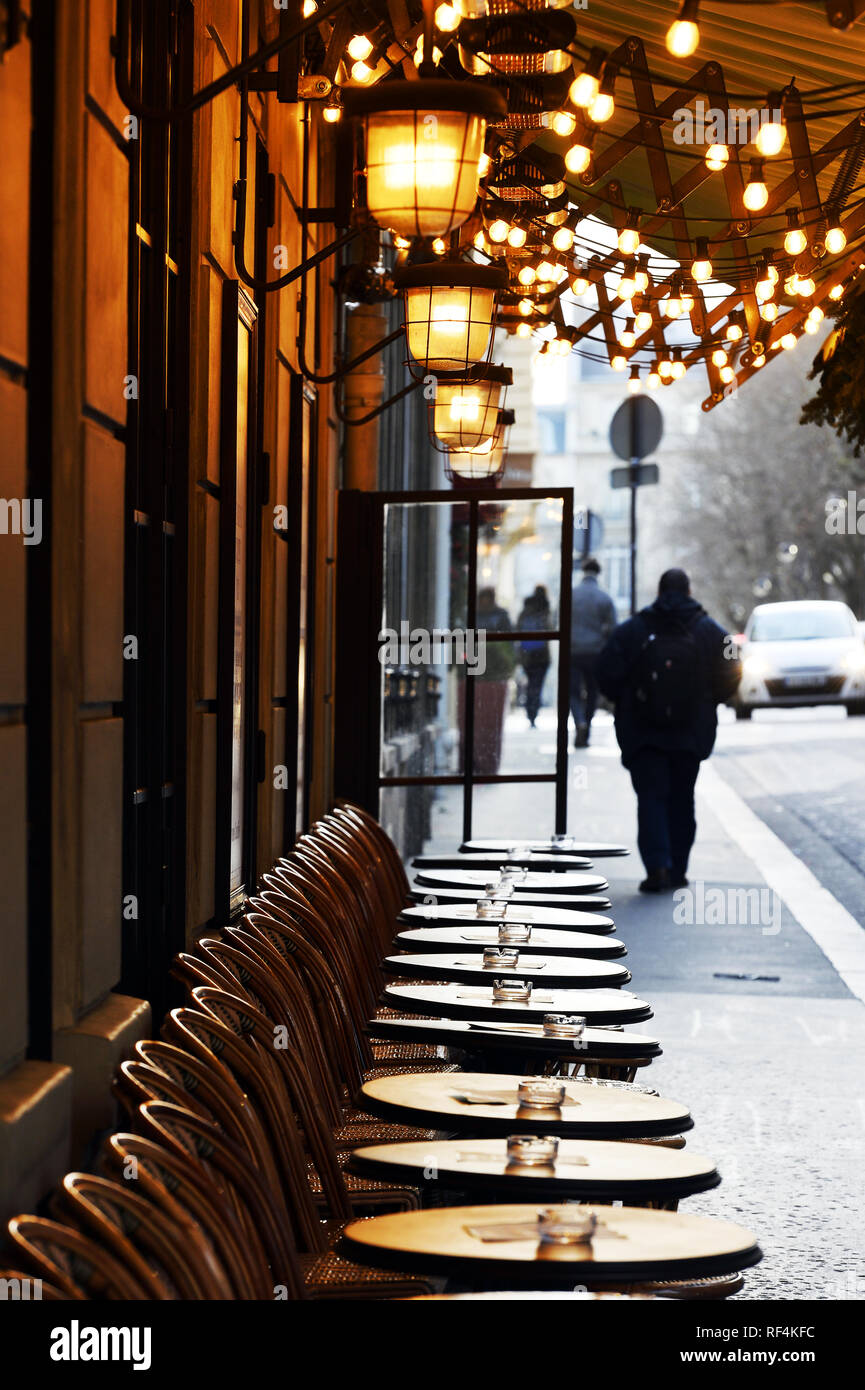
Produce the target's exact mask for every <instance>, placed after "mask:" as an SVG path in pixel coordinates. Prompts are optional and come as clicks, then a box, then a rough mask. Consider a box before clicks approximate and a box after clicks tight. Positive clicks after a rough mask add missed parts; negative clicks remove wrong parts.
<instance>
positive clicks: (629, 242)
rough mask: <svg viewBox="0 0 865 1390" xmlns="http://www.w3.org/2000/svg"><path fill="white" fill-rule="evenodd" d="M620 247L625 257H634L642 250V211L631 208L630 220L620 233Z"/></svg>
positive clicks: (629, 212)
mask: <svg viewBox="0 0 865 1390" xmlns="http://www.w3.org/2000/svg"><path fill="white" fill-rule="evenodd" d="M618 247H619V250H620V251H621V253H622V255H623V256H634V255H636V253H637V251H638V250H639V248H640V210H639V208H629V210H628V218H627V221H626V222H625V225H624V227H623V228H622V230H621V231H620V232H619V240H618Z"/></svg>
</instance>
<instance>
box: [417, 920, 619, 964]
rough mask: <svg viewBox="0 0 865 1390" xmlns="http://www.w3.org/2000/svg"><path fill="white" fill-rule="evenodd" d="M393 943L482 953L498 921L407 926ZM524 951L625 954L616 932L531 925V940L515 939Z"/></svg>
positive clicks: (493, 940) (593, 956) (601, 956)
mask: <svg viewBox="0 0 865 1390" xmlns="http://www.w3.org/2000/svg"><path fill="white" fill-rule="evenodd" d="M393 944H394V946H395V947H397V949H399V950H403V951H411V950H415V951H443V952H444V951H449V952H453V951H459V952H460V953H461V954H462V955H464V954H465V953H466V952H468V954H469V955H472V954H474V955H478V956H479V955H481V954H482V953H483V950H484V948H485V947H486V946H498V945H499V944H500V943H499V937H498V924H497V923H496V922H493V923H486V922H479V923H478V924H477V925H476V924H475V922H474V921H472V922H471V925H469V924H468V923H466V924H465V925H463V926H461V927H453V926H452V927H444V926H442V927H407V928H406V929H405V930H404V931H401V932H398V933H397V935H396V936H395V937H394V943H393ZM516 944H517V946H518V949H519V952H520V959H522V956H523V953H524V952H531V953H532V954H534V953H535V952H538V953H539V954H541V955H544V956H567V957H569V958H570V959H571V960H575V959H580V958H584V959H586V960H615V959H617V958H618V957H619V956H624V955H627V950H626V947H625V944H624V942H622V941H620V940H619V938H618V937H615V936H596V935H594V934H593V933H592V932H570V931H555V930H548V929H546V928H544V927H532V937H531V941H528V942H526V943H525V944H520V943H516Z"/></svg>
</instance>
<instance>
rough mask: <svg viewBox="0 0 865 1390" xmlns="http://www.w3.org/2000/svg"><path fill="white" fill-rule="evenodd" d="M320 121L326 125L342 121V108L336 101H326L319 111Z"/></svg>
mask: <svg viewBox="0 0 865 1390" xmlns="http://www.w3.org/2000/svg"><path fill="white" fill-rule="evenodd" d="M321 115H322V120H325V121H327V123H328V125H336V122H337V121H341V120H342V106H341V104H340V102H338V101H333V100H331V101H328V102H326V103H325V105H324V106H323V107H322V110H321Z"/></svg>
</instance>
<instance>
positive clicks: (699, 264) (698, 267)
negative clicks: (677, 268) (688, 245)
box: [691, 236, 712, 285]
mask: <svg viewBox="0 0 865 1390" xmlns="http://www.w3.org/2000/svg"><path fill="white" fill-rule="evenodd" d="M691 274H692V275H693V277H694V279H695V280H696V282H697V284H698V285H701V284H702V283H703V281H704V280H709V279H711V275H712V262H711V261H710V260H709V239H708V237H704V236H698V237H697V254H696V256H695V258H694V263H693V265H692V266H691Z"/></svg>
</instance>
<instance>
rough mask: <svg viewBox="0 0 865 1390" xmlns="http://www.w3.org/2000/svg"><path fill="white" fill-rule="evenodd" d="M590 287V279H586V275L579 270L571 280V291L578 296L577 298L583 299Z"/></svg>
mask: <svg viewBox="0 0 865 1390" xmlns="http://www.w3.org/2000/svg"><path fill="white" fill-rule="evenodd" d="M588 288H589V282H588V280H587V279H586V277H585V275H583V273H582V271H579V270H578V271H577V273H576V275H575V276H574V278H573V279H572V280H571V291H572V292H573V293H574V294H575V295H576V296H577V299H582V297H583V295H584V294H585V293H586V291H587V290H588Z"/></svg>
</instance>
